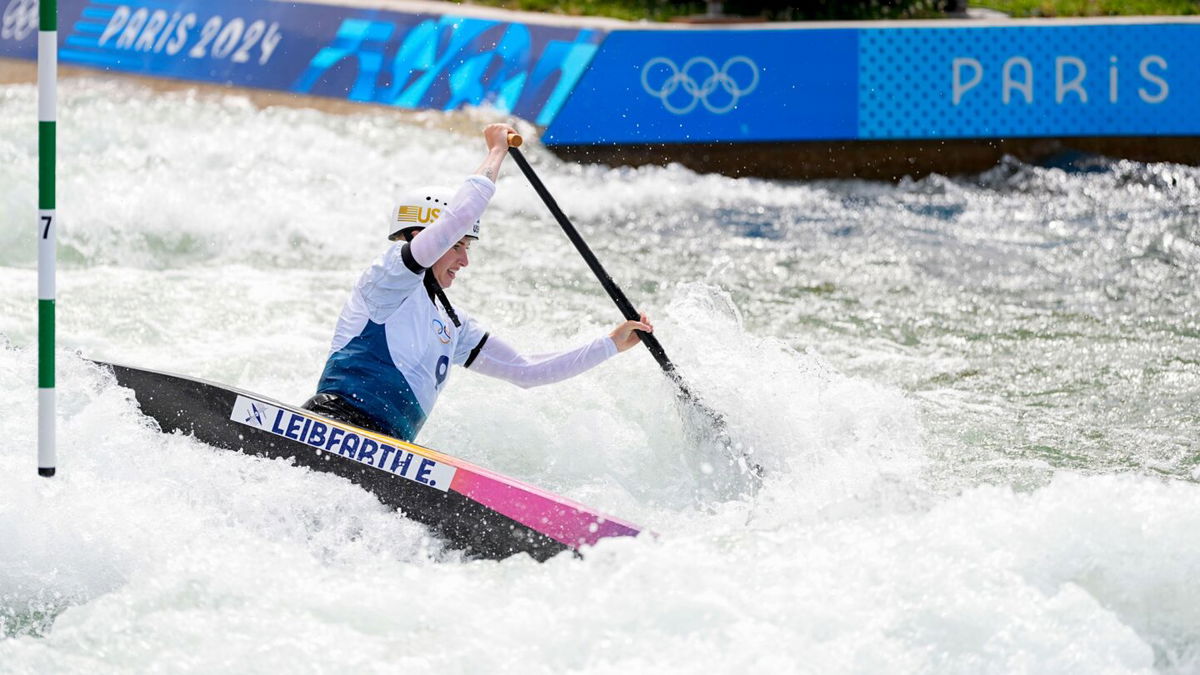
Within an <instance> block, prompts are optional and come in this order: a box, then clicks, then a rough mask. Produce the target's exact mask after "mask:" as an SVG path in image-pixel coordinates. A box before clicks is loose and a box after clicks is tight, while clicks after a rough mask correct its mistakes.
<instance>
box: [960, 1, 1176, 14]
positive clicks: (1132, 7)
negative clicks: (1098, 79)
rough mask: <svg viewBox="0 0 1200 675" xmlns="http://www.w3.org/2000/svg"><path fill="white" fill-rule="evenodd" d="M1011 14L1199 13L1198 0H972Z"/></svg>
mask: <svg viewBox="0 0 1200 675" xmlns="http://www.w3.org/2000/svg"><path fill="white" fill-rule="evenodd" d="M971 6H972V7H986V8H988V9H996V10H999V11H1001V12H1004V13H1006V14H1009V15H1011V16H1014V17H1029V16H1118V15H1119V16H1145V15H1165V14H1200V0H971Z"/></svg>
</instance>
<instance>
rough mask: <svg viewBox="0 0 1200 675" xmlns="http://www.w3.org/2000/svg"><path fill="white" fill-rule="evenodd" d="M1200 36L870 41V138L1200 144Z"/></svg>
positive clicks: (1076, 34) (1110, 32)
mask: <svg viewBox="0 0 1200 675" xmlns="http://www.w3.org/2000/svg"><path fill="white" fill-rule="evenodd" d="M1198 42H1200V24H1163V25H1128V24H1102V25H1082V26H1080V25H1076V26H1061V25H1060V26H1052V25H1039V26H1023V27H1012V28H1009V27H995V28H962V27H958V28H902V29H868V30H862V31H859V49H858V82H859V101H858V110H859V118H858V119H859V123H858V137H859V138H863V139H869V138H893V139H902V138H1012V137H1021V136H1026V137H1029V136H1117V135H1122V136H1128V135H1195V134H1198V133H1200V50H1198V49H1197V48H1196V45H1197V43H1198Z"/></svg>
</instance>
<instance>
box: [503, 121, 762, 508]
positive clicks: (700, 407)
mask: <svg viewBox="0 0 1200 675" xmlns="http://www.w3.org/2000/svg"><path fill="white" fill-rule="evenodd" d="M510 143H511V140H510ZM519 144H520V143H519V141H518V142H517V143H516V144H511V145H509V148H508V154H510V155H512V158H513V161H514V162H516V163H517V166H519V167H521V172H522V173H524V174H525V177H526V178H528V179H529V184H530V185H532V186H533V189H534V190H536V191H537V193H538V196H539V197H541V198H542V201H543V202H545V203H546V207H547V208H549V209H550V213H551V214H553V215H554V219H555V220H557V221H558V224H559V226H560V227H562V230H563V232H565V233H566V234H567V238H568V239H570V240H571V243H572V244H575V249H576V250H577V251H579V255H581V256H583V259H584V260H585V261H586V262H587V264H588V267H590V268H592V274H595V275H596V279H598V280H599V281H600V285H601V286H604V290H605V291H607V292H608V297H610V298H612V300H613V302H615V303H617V307H618V308H619V309H620V310H621V314H623V315H625V318H626V319H630V320H637V319H638V318H640V317H641V315H640V314H638V311H637V310H636V309H634V307H633V303H631V302H629V298H626V297H625V294H624V293H623V292H621V289H620V287H618V286H617V284H616V282H614V281H613V280H612V277H610V276H609V275H608V272H607V271H605V269H604V266H603V265H601V264H600V261H599V260H597V259H596V256H595V254H593V253H592V249H590V248H588V245H587V242H585V241H584V240H583V237H581V236H579V232H578V231H576V229H575V226H574V225H572V224H571V221H570V220H568V219H567V216H566V214H565V213H563V212H562V209H560V208H558V203H557V202H555V201H554V197H552V196H551V195H550V191H549V190H547V189H546V186H545V185H543V184H542V181H541V179H540V178H538V176H537V174H536V173H535V172H534V170H533V167H531V166H529V162H528V161H526V160H525V155H523V154H522V153H521V151H520V150H518V149H517V148H516V145H519ZM637 333H638V336H639V337H641V339H642V344H644V345H646V349H649V350H650V354H651V355H653V356H654V360H655V361H658V365H659V366H661V367H662V369H663V372H664V373H665V374H666V375H667V377H669V378H671V381H672V382H674V383H675V386H676V387H677V388H678V392H677V396H678V400H680V401H686V402H687V403H688V404H689V406H688V407H689V408H690V409H691V410H692V411H694V412H696V413H699V416H700V417H701V418H703V419H706V420H707V424H704V425H702V426H703V427H704V428H705V430H706V431H707V434H706V437H707V438H709V439H711V440H712V441H715V442H716V443H717V444H718V445H719V446H720V447H722V448H724V452H725V453H726V454H727V456H728V457H729V459H730V462H731V463H732V464H736V465H738V466H740V467H741V469H742V472H743V473H745V474H747V475H749V476H750V477H751V478H752V479H753V483H752V484H751V485H752V486H751V487H750V488H749V489H750V490H751V491H752V490H753V489H756V488H755V487H753V486H757V484H758V481H761V479H762V475H763V469H762V466H760V465H759V464H758V463H757V462H755V461H754V460H753V459H752V458H751V457H750V456H749V455H748V454H747V453H746V452H745V451H743V450H741V449H740V448H738V449H735V448H734V443H733V439H732V438H731V437H730V435H729V430H728V429H727V428H726V424H725V416H724V415H722V414H721V413H719V412H717V411H715V410H713V409H712V408H710V407H708V406H707V405H705V404H704V402H703V401H701V400H700V399H699V398H697V397H696V395H695V394H693V393H692V392H691V390H690V389H688V386H687V384H685V383H684V381H683V377H681V376H680V375H679V372H678V371H677V370H675V364H674V363H671V359H669V358H667V353H666V351H664V350H663V348H662V345H661V344H659V342H658V339H657V338H655V337H654V336H653V335H651V334H650V333H647V332H645V331H640V330H639V331H638V332H637Z"/></svg>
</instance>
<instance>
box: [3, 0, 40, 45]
mask: <svg viewBox="0 0 1200 675" xmlns="http://www.w3.org/2000/svg"><path fill="white" fill-rule="evenodd" d="M39 18H40V14H39V12H38V0H11V1H10V2H9V3H8V6H7V7H5V8H4V23H3V24H2V25H0V38H2V39H5V40H24V39H25V38H27V37H29V35H30V34H31V33H33V31H35V30H37V28H38V19H39Z"/></svg>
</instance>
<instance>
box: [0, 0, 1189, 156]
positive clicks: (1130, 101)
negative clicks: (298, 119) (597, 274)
mask: <svg viewBox="0 0 1200 675" xmlns="http://www.w3.org/2000/svg"><path fill="white" fill-rule="evenodd" d="M0 4H3V6H4V12H3V24H2V26H0V57H10V58H21V59H34V58H36V55H37V19H38V16H37V14H38V12H37V9H38V2H37V0H0ZM59 7H60V21H59V40H60V44H61V51H60V54H59V58H60V62H61V63H63V64H68V65H84V66H90V67H94V68H100V69H105V70H115V71H122V72H129V73H135V74H139V75H152V76H163V77H171V78H179V79H184V80H193V81H198V82H216V83H226V84H232V85H237V86H243V87H254V88H262V89H274V90H280V91H289V92H295V93H300V94H311V95H317V96H327V97H332V98H338V99H347V100H351V101H360V102H364V103H375V104H383V105H392V106H398V107H403V108H425V109H435V110H454V109H458V108H462V107H465V106H480V105H484V106H492V107H494V108H495V109H497V110H499V111H501V112H507V113H512V114H514V115H516V116H519V117H522V118H524V119H527V120H530V121H533V122H535V123H537V124H539V125H542V126H545V127H547V129H546V131H545V133H544V135H543V140H544V141H545V142H546V143H547V144H549V145H555V144H562V145H574V144H582V145H587V144H614V143H617V144H629V143H637V144H653V143H714V142H772V141H810V140H837V139H845V140H856V139H861V140H868V139H938V138H1015V137H1039V136H1047V137H1063V136H1139V135H1145V136H1151V135H1158V136H1163V135H1200V114H1197V111H1200V50H1198V49H1196V48H1195V45H1196V44H1198V43H1200V21H1184V20H1171V21H1168V22H1164V23H1141V24H1131V23H1126V22H1100V21H1083V22H1078V23H1074V24H1064V23H1062V22H1055V23H1048V22H1037V23H1033V22H1020V21H1014V22H1012V24H1011V25H1004V26H995V25H992V26H986V27H977V26H974V25H971V24H970V22H949V21H948V22H946V23H945V24H944V26H939V27H928V24H926V25H925V26H924V27H919V28H909V27H906V25H905V24H903V23H895V24H892V25H888V26H887V27H880V24H878V23H875V24H868V25H869V26H870V27H865V28H834V29H830V28H809V27H799V26H794V25H780V26H779V27H778V28H772V29H769V30H766V29H761V28H751V29H746V28H739V27H730V28H722V29H711V30H710V29H702V30H693V29H674V28H673V29H669V30H664V29H650V30H620V31H613V32H611V33H606V32H605V31H603V30H598V29H589V28H576V27H561V26H543V25H534V24H528V23H520V22H508V21H500V20H496V19H483V18H472V17H465V16H455V15H435V14H410V13H401V12H390V11H383V10H371V9H358V8H351V7H341V6H327V5H317V4H306V3H290V2H275V1H271V0H130V1H128V2H113V1H101V0H60V3H59Z"/></svg>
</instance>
